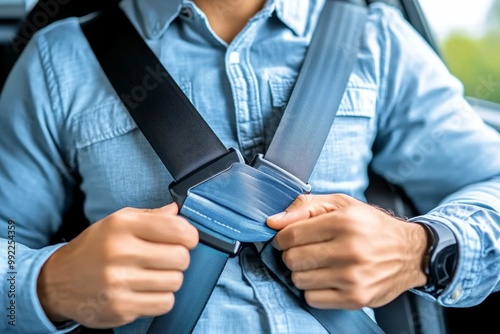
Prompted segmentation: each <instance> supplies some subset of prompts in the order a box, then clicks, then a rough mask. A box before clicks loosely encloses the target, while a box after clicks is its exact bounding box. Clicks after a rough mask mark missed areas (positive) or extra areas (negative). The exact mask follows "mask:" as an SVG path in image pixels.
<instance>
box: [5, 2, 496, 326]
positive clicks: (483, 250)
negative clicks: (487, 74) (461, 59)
mask: <svg viewBox="0 0 500 334" xmlns="http://www.w3.org/2000/svg"><path fill="white" fill-rule="evenodd" d="M322 5H323V1H321V0H310V1H298V0H296V1H280V0H275V1H267V2H266V1H263V0H252V1H249V0H246V1H243V0H242V1H227V2H226V1H225V0H218V1H217V0H212V1H211V0H196V1H192V2H191V1H159V0H143V1H137V0H125V1H124V2H123V3H122V7H123V9H124V10H125V12H126V13H127V15H128V16H129V17H130V19H131V21H132V22H133V23H134V25H135V26H136V27H137V29H138V30H139V32H140V33H141V35H143V37H144V38H145V40H146V41H147V43H148V44H149V46H150V47H151V48H152V50H153V51H154V52H155V54H156V55H157V56H158V57H159V59H160V60H161V61H162V63H163V64H164V65H165V67H166V68H167V70H168V71H169V72H170V74H171V75H172V76H173V78H174V79H175V80H176V82H177V83H178V84H179V85H180V87H181V88H182V90H183V91H184V93H185V94H186V95H187V96H188V97H189V98H190V99H191V101H192V102H193V104H194V105H195V106H196V107H197V109H198V110H199V112H200V113H201V115H202V116H203V117H204V118H205V120H206V121H207V122H208V124H209V125H210V126H211V128H212V129H213V130H214V131H215V133H216V134H217V135H218V136H219V138H220V139H221V140H222V141H223V142H224V144H225V145H226V146H227V147H237V148H239V149H240V150H241V152H242V153H243V154H244V155H245V156H246V157H248V158H251V157H252V156H254V155H255V154H256V153H261V152H263V151H265V149H266V147H267V145H268V144H269V142H270V140H271V138H272V135H273V133H274V131H275V129H276V125H277V120H279V118H280V116H281V113H282V112H283V107H284V106H285V105H286V102H287V101H288V98H289V96H290V92H291V88H292V87H293V84H294V81H295V79H296V77H297V74H298V72H299V70H300V65H301V63H302V61H303V58H304V55H305V52H306V51H307V47H308V45H309V42H310V39H311V36H312V34H313V32H314V27H315V24H316V22H317V19H318V15H319V13H320V11H321V8H322ZM157 79H158V80H161V78H157ZM311 89H314V83H311ZM0 119H1V124H2V131H1V133H0V152H1V153H0V185H1V189H0V202H1V203H2V205H1V207H0V222H1V226H2V229H1V236H2V237H3V238H5V239H2V248H7V241H8V234H7V230H8V228H7V226H10V225H14V224H15V231H16V235H15V238H16V241H17V247H18V248H17V253H16V263H15V266H16V267H15V270H16V271H17V274H16V287H17V288H16V289H17V293H18V296H17V298H16V317H17V323H16V327H12V326H8V325H7V324H6V323H5V321H2V325H1V326H2V327H0V331H2V332H3V331H4V330H5V329H7V330H10V331H14V332H19V333H47V332H55V331H58V332H60V333H64V332H68V331H69V330H71V329H72V328H74V327H75V323H78V324H83V325H86V326H88V327H92V328H108V327H113V328H115V333H145V331H146V329H147V328H148V326H149V324H150V323H151V317H154V316H158V315H161V314H164V313H166V312H168V311H170V310H171V309H172V307H173V305H174V304H175V299H174V292H176V291H177V290H178V289H179V288H180V286H181V285H182V280H183V274H182V273H183V271H184V270H185V269H186V268H187V267H188V266H189V261H190V259H189V250H190V249H193V248H194V247H195V246H196V245H197V243H198V233H197V231H196V229H195V228H194V227H192V226H191V225H189V224H188V223H187V221H185V220H184V219H183V218H181V217H179V216H178V215H177V213H178V207H177V206H176V205H175V204H168V203H171V202H172V199H171V198H170V197H169V195H168V193H167V190H166V185H168V184H169V183H170V182H171V181H172V178H171V177H170V176H169V175H168V174H167V173H165V170H164V167H163V165H162V164H161V162H160V161H159V159H158V157H157V156H156V155H155V153H154V152H153V150H152V149H151V147H150V146H149V144H148V143H147V141H146V140H145V139H144V137H143V135H142V134H141V133H140V131H139V130H138V129H137V127H136V125H135V123H134V122H133V121H132V119H131V117H130V116H129V115H128V114H127V111H126V109H125V108H124V106H123V105H122V103H121V102H120V101H119V99H118V98H117V96H116V95H115V94H114V92H113V90H112V87H111V86H110V85H109V83H108V82H107V79H106V77H105V76H104V74H103V73H102V71H101V69H100V67H99V65H98V63H97V61H96V59H95V57H94V56H93V54H92V52H91V50H90V48H89V46H88V43H87V42H86V40H85V38H84V36H83V35H82V32H81V30H80V28H79V25H78V21H77V20H76V19H69V20H64V21H62V22H59V23H56V24H54V25H52V26H51V27H49V28H47V29H44V30H43V31H42V32H40V33H39V34H37V35H36V36H35V37H34V39H33V41H32V42H31V43H30V44H29V45H28V47H27V49H26V50H25V52H24V53H23V55H22V56H21V59H20V60H19V62H18V63H17V65H16V67H15V68H14V70H13V72H12V74H11V76H10V78H9V80H8V82H7V84H6V88H5V90H4V92H3V94H2V97H1V100H0ZM186 131H189V129H186ZM305 140H307V138H305ZM372 146H373V148H374V152H375V153H374V155H373V156H372ZM499 147H500V137H499V136H498V134H497V133H496V132H495V131H493V130H492V129H490V128H489V127H487V126H485V125H484V124H483V123H482V122H481V120H480V119H479V118H478V117H477V116H476V115H475V114H474V113H473V112H472V111H470V107H469V106H468V105H467V103H466V102H465V100H464V98H463V92H462V87H461V85H460V83H459V82H458V81H457V80H456V79H455V78H453V77H452V76H451V75H450V74H449V73H448V71H447V70H446V68H445V66H444V65H443V64H442V63H441V61H440V60H439V58H438V57H437V56H436V55H435V54H434V53H433V52H432V51H431V49H430V48H429V46H428V45H426V44H425V42H424V41H423V40H422V39H421V38H420V37H419V36H418V35H417V33H416V32H415V31H414V30H412V28H411V27H409V26H408V24H407V23H406V22H405V21H404V19H403V17H402V16H401V14H400V13H399V12H398V11H397V10H396V9H393V8H391V7H389V6H387V5H384V4H380V3H377V4H374V5H372V6H371V7H370V14H369V19H368V23H367V25H366V29H365V35H364V40H363V43H362V46H361V52H360V54H359V55H358V62H357V65H356V68H355V70H354V72H353V74H352V76H351V79H350V82H349V85H348V88H347V91H346V93H345V95H344V98H343V101H342V103H341V106H340V109H339V112H338V115H337V118H336V120H335V123H334V126H333V128H332V131H331V133H330V136H329V138H328V139H327V142H326V144H325V147H324V149H323V152H322V154H321V157H320V159H319V161H318V163H317V166H316V169H315V171H314V173H313V175H312V177H311V180H310V183H311V185H312V187H313V191H314V195H308V196H300V197H299V198H298V199H297V200H296V201H295V202H294V203H293V204H292V205H291V206H290V208H288V209H287V211H286V212H285V213H282V214H278V215H276V216H274V217H270V218H269V220H268V225H269V226H270V227H271V228H273V229H276V230H279V233H278V234H277V236H276V238H275V239H274V244H275V246H276V247H277V248H278V249H281V250H283V251H284V253H283V260H284V262H285V264H286V265H287V266H288V267H289V269H290V270H291V271H292V280H293V283H294V284H295V286H296V287H297V288H299V289H301V290H304V296H305V300H306V301H307V303H308V304H309V305H311V306H313V307H317V308H327V309H336V308H340V309H360V308H364V309H365V310H366V312H368V313H369V312H370V310H369V308H372V307H378V306H381V305H384V304H386V303H388V302H390V301H391V300H393V299H394V298H395V297H397V296H398V295H399V294H400V293H402V292H404V291H406V290H409V289H413V291H415V292H416V293H420V294H422V295H425V296H427V297H428V298H431V299H434V298H435V299H436V300H437V302H439V303H440V304H442V305H445V306H470V305H474V304H477V303H479V302H480V301H481V300H483V299H484V298H485V297H486V296H487V295H488V294H489V293H490V292H492V291H494V290H496V289H498V287H497V285H498V281H499V278H498V272H500V271H499V266H500V252H499V250H500V249H499V247H497V238H498V236H499V235H500V230H499V223H500V216H499V212H500V200H499V198H500V178H499V176H500V156H499V155H498V148H499ZM370 162H372V164H373V168H374V169H375V170H376V171H377V172H379V173H381V174H383V175H384V176H386V177H387V178H389V179H390V180H392V181H393V182H395V183H397V184H400V185H402V186H403V187H404V189H405V190H406V192H407V193H408V195H409V196H410V197H411V198H412V199H413V200H414V201H415V204H416V205H417V206H418V209H419V210H420V211H421V212H428V213H427V214H425V215H423V216H421V217H414V218H412V219H410V220H409V221H408V222H406V221H404V220H402V219H400V218H396V217H393V216H392V215H390V214H387V213H385V212H382V211H381V210H379V209H377V208H374V207H373V206H370V205H368V204H365V203H363V200H364V197H363V192H364V190H365V189H366V186H367V176H366V171H367V166H368V164H369V163H370ZM76 174H79V175H80V176H81V177H82V179H83V182H82V184H81V188H82V190H83V191H84V193H85V194H86V202H85V214H86V216H87V217H88V219H89V220H90V221H92V222H95V223H94V224H93V225H92V226H91V227H90V228H88V229H87V230H85V231H84V232H83V233H82V234H81V235H80V236H78V237H77V238H76V239H74V240H73V241H71V242H69V243H66V244H58V245H53V246H47V245H48V244H49V238H50V236H51V235H53V234H54V233H55V232H56V231H57V230H58V228H59V226H60V225H61V213H62V212H64V210H65V209H66V208H67V207H68V205H69V204H70V202H71V200H72V199H71V197H70V196H69V194H71V190H72V189H73V187H74V185H75V182H76V181H75V175H76ZM9 220H10V221H11V222H10V225H8V224H9V223H8V222H9ZM425 225H429V226H441V227H442V228H444V229H448V230H449V231H451V232H452V233H453V235H454V237H455V238H456V241H457V245H458V246H457V247H458V251H457V263H456V269H455V270H454V275H453V278H452V279H451V280H450V282H448V284H447V286H446V287H445V288H444V289H443V291H438V292H436V291H431V292H429V293H426V292H424V291H423V290H424V289H423V288H422V287H423V286H425V285H426V283H428V277H427V275H426V273H425V271H426V268H427V264H428V252H429V248H430V246H431V244H432V238H431V235H430V234H428V233H429V232H428V231H432V230H428V229H427V228H426V227H425ZM4 245H5V246H4ZM4 253H5V252H4ZM7 262H8V261H7V258H6V257H5V255H2V261H1V264H0V266H1V268H2V270H1V273H2V274H1V275H2V276H1V280H2V282H5V281H6V280H8V279H9V274H8V272H9V271H12V269H8V268H7V267H6V265H7ZM6 273H7V274H6ZM1 286H2V287H1V289H2V290H1V291H2V294H1V296H2V302H3V304H2V305H6V303H8V302H9V301H8V297H7V294H6V292H7V291H6V290H5V287H6V285H5V284H3V283H2V285H1ZM4 319H5V318H4ZM239 331H247V332H249V333H254V332H269V333H304V332H307V333H324V332H325V329H324V328H323V327H322V326H321V325H320V324H319V323H318V322H317V321H316V320H315V319H314V318H313V317H312V316H311V315H310V314H309V313H308V312H307V311H305V310H304V309H303V308H302V307H301V306H300V304H299V303H298V301H297V300H295V299H294V297H293V296H291V295H290V294H289V293H288V292H287V290H286V289H285V288H284V287H283V286H282V285H281V284H280V283H278V282H276V281H274V280H273V279H272V278H271V276H270V274H269V272H268V270H267V269H266V267H265V266H264V265H263V264H262V263H261V262H260V261H259V260H258V254H257V253H256V251H255V250H253V249H252V248H247V249H245V250H244V251H243V252H242V253H241V254H240V255H239V256H238V257H236V258H234V259H230V260H229V262H228V263H227V265H226V267H225V269H224V271H223V273H222V276H221V277H220V279H219V282H218V284H217V286H216V288H215V290H214V292H213V294H212V296H211V298H210V300H209V302H208V304H207V306H206V308H205V310H204V311H203V314H202V316H201V318H200V320H199V321H198V323H197V325H196V328H195V330H194V332H195V333H212V332H213V333H218V332H239Z"/></svg>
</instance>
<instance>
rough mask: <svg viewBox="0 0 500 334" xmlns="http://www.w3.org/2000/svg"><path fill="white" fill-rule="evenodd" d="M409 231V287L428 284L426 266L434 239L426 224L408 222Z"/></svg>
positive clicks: (407, 249) (407, 252)
mask: <svg viewBox="0 0 500 334" xmlns="http://www.w3.org/2000/svg"><path fill="white" fill-rule="evenodd" d="M405 228H406V231H407V238H406V240H405V242H406V254H407V255H408V258H409V261H408V268H407V273H408V275H407V277H408V286H409V287H408V288H409V289H411V288H415V287H419V286H424V285H425V284H427V280H428V278H427V275H426V268H427V266H428V262H429V256H428V255H429V251H428V250H429V247H430V246H431V244H432V239H431V237H430V235H429V233H428V231H427V230H426V228H425V227H424V226H421V225H420V224H406V225H405Z"/></svg>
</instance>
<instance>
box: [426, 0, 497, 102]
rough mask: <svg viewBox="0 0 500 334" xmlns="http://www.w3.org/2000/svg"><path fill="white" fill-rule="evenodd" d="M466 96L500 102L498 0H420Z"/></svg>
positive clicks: (447, 60) (443, 52) (440, 47)
mask: <svg viewBox="0 0 500 334" xmlns="http://www.w3.org/2000/svg"><path fill="white" fill-rule="evenodd" d="M420 4H421V6H422V9H423V11H424V14H425V15H426V17H427V20H428V23H429V25H430V27H431V29H432V31H433V33H434V36H435V38H436V40H437V43H438V47H439V49H440V53H441V55H442V57H443V59H444V61H445V62H446V64H447V65H448V67H449V69H450V71H451V72H452V73H453V74H455V75H456V76H457V77H458V78H459V79H460V80H461V81H462V82H463V84H464V87H465V93H466V95H467V96H469V97H472V98H477V99H480V100H488V101H491V102H496V103H500V61H499V57H500V0H420Z"/></svg>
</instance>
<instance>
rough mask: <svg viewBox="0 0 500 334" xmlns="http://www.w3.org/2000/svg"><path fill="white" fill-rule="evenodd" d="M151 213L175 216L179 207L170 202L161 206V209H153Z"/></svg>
mask: <svg viewBox="0 0 500 334" xmlns="http://www.w3.org/2000/svg"><path fill="white" fill-rule="evenodd" d="M152 211H153V212H157V213H161V214H166V215H177V214H178V213H179V206H178V205H177V203H175V202H172V203H170V204H167V205H165V206H162V207H161V208H157V209H154V210H152Z"/></svg>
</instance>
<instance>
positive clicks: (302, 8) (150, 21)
mask: <svg viewBox="0 0 500 334" xmlns="http://www.w3.org/2000/svg"><path fill="white" fill-rule="evenodd" d="M188 2H190V1H189V0H135V1H133V5H132V6H134V7H135V8H136V9H137V11H138V21H139V24H140V25H141V27H142V29H143V31H144V34H145V36H146V38H148V39H157V38H159V37H160V36H161V35H162V34H163V33H164V32H165V30H166V29H167V28H168V27H169V25H170V24H171V23H172V21H173V20H174V19H175V18H176V17H177V16H178V15H179V14H180V12H181V10H182V8H183V6H185V5H186V4H187V3H188ZM310 2H311V1H310V0H268V4H267V5H266V7H267V6H270V8H272V9H273V10H275V11H276V16H277V17H278V18H279V19H280V20H281V21H282V22H283V23H284V24H285V25H286V26H287V27H288V28H289V29H291V30H292V31H293V32H294V33H295V34H297V35H299V36H302V35H303V34H304V32H305V30H306V26H307V23H308V18H309V16H310V12H311V3H310Z"/></svg>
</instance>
